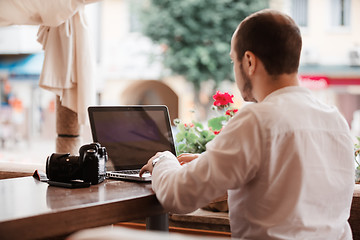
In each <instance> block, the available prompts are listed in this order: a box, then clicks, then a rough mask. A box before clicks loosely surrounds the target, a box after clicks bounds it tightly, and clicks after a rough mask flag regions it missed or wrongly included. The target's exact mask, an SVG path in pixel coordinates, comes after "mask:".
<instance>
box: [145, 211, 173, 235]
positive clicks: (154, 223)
mask: <svg viewBox="0 0 360 240" xmlns="http://www.w3.org/2000/svg"><path fill="white" fill-rule="evenodd" d="M146 229H147V230H157V231H164V232H168V231H169V214H167V213H164V214H160V215H155V216H151V217H147V218H146Z"/></svg>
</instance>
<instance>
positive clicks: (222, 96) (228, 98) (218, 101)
mask: <svg viewBox="0 0 360 240" xmlns="http://www.w3.org/2000/svg"><path fill="white" fill-rule="evenodd" d="M233 97H234V95H230V94H229V93H228V92H224V93H222V92H220V91H217V92H216V94H215V95H214V96H213V99H214V100H215V101H214V106H217V107H224V106H227V105H228V104H230V103H233V100H232V98H233Z"/></svg>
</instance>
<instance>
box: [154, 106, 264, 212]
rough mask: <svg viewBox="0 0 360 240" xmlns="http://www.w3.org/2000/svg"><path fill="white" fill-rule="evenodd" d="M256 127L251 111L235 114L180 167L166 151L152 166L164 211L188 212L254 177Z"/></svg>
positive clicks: (257, 143) (257, 141)
mask: <svg viewBox="0 0 360 240" xmlns="http://www.w3.org/2000/svg"><path fill="white" fill-rule="evenodd" d="M260 135H261V134H260V129H259V124H258V123H257V120H256V118H255V117H254V114H252V113H251V111H248V110H245V111H241V112H238V113H237V114H236V115H235V117H234V118H233V119H231V120H230V121H229V122H228V124H227V125H226V127H225V128H224V129H223V130H222V132H221V133H220V134H219V135H218V136H217V137H215V139H214V140H212V141H211V142H210V143H208V144H207V146H206V147H207V150H206V151H205V152H204V153H202V154H201V155H200V156H199V158H197V159H196V160H194V161H192V162H190V163H188V164H185V165H183V166H180V164H179V162H178V161H177V159H176V157H175V156H173V155H172V154H171V153H169V152H167V153H166V157H164V158H162V159H161V160H160V161H159V162H158V163H157V164H156V166H155V168H154V170H153V176H152V186H153V190H154V191H155V193H156V196H157V198H158V200H159V201H160V203H161V204H162V205H163V206H164V208H165V209H166V210H168V211H170V212H173V213H188V212H192V211H194V210H196V209H198V208H200V207H203V206H205V205H206V204H208V203H209V202H211V201H212V200H214V199H216V198H218V197H220V196H222V195H224V194H225V193H226V191H227V190H229V189H235V188H239V187H241V186H242V185H244V184H245V183H246V182H248V181H250V180H251V179H252V178H254V176H255V174H256V172H257V169H258V168H259V165H260V164H259V163H260V159H261V151H259V148H260V147H261V146H260V145H262V144H261V136H260Z"/></svg>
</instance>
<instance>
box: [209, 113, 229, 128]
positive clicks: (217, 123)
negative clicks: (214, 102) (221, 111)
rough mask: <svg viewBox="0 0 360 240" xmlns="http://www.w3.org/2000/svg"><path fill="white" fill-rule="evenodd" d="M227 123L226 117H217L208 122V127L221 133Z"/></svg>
mask: <svg viewBox="0 0 360 240" xmlns="http://www.w3.org/2000/svg"><path fill="white" fill-rule="evenodd" d="M225 122H226V117H225V116H220V117H215V118H212V119H210V120H209V121H208V126H209V128H211V129H212V130H213V131H220V130H221V129H222V127H223V126H224V123H225Z"/></svg>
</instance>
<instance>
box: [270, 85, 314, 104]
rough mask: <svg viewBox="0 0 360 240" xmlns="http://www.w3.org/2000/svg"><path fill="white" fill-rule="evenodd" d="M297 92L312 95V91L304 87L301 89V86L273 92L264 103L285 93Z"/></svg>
mask: <svg viewBox="0 0 360 240" xmlns="http://www.w3.org/2000/svg"><path fill="white" fill-rule="evenodd" d="M296 92H302V93H310V90H309V89H307V88H304V87H300V86H290V87H283V88H280V89H278V90H275V91H273V92H271V93H270V94H269V95H267V96H266V97H265V98H264V100H263V102H266V101H268V100H269V99H271V98H273V97H276V96H278V95H281V94H285V93H296Z"/></svg>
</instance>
